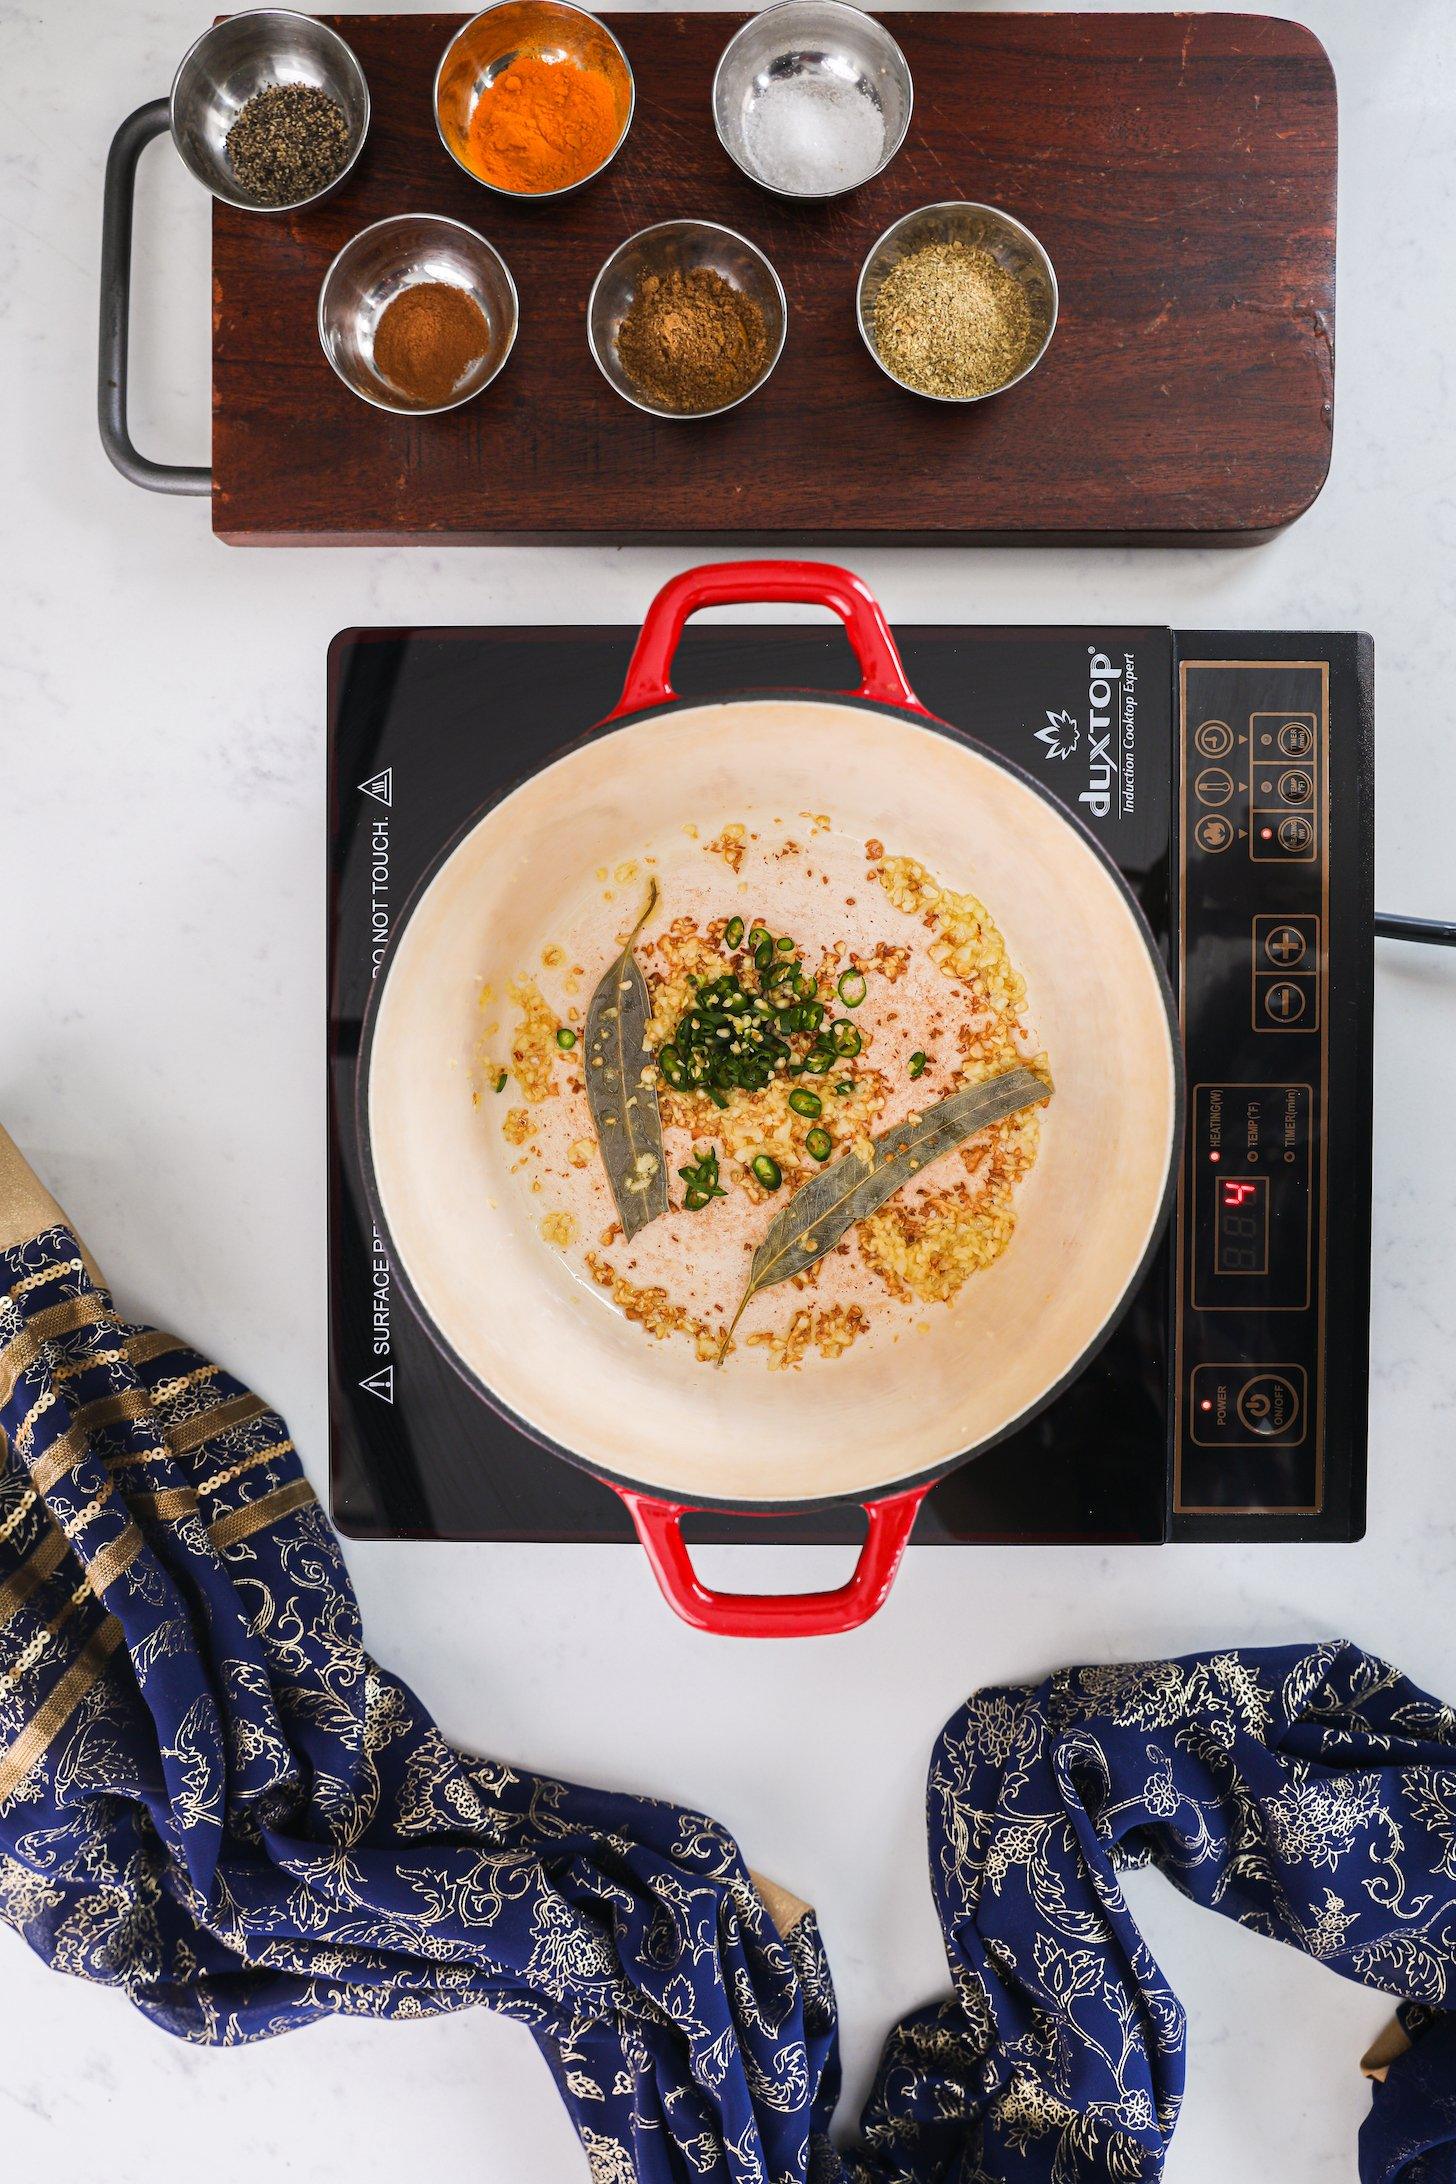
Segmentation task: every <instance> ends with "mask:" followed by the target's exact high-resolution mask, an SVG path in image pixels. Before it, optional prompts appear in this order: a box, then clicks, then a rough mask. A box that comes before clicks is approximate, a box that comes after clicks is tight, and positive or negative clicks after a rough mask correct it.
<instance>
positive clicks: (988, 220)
mask: <svg viewBox="0 0 1456 2184" xmlns="http://www.w3.org/2000/svg"><path fill="white" fill-rule="evenodd" d="M858 315H859V330H860V333H861V335H862V336H863V337H864V343H865V347H866V348H867V349H868V350H869V352H870V355H871V356H872V357H873V358H874V360H875V362H876V363H877V364H878V365H879V367H880V369H881V371H883V372H884V373H885V374H886V375H887V376H888V377H889V378H890V379H893V380H894V382H895V384H896V386H898V387H903V388H905V389H906V391H907V392H908V393H910V394H919V395H923V396H924V397H925V398H926V399H927V400H928V401H932V402H984V401H985V400H986V398H987V397H988V396H989V395H993V394H1004V393H1005V392H1006V390H1007V388H1008V387H1014V386H1015V385H1016V384H1017V383H1018V381H1020V380H1023V379H1025V378H1026V377H1027V375H1028V373H1030V372H1033V371H1035V369H1036V367H1037V365H1038V364H1039V363H1040V362H1041V360H1042V358H1043V357H1044V356H1045V355H1046V352H1047V349H1048V347H1049V346H1050V344H1051V338H1052V335H1053V333H1054V332H1055V330H1056V323H1057V276H1056V273H1055V271H1054V270H1053V267H1052V261H1051V259H1050V258H1049V257H1048V256H1047V254H1046V251H1045V250H1044V249H1043V248H1042V246H1041V244H1040V243H1039V242H1038V241H1037V239H1036V237H1035V236H1034V235H1033V234H1032V232H1031V230H1030V228H1027V227H1023V226H1022V224H1021V222H1020V221H1019V220H1013V219H1012V217H1011V215H1010V214H1009V213H1006V212H1002V211H1000V210H999V209H998V208H997V207H996V206H994V205H975V204H967V203H961V202H959V201H953V202H949V203H945V204H939V205H922V206H921V207H920V208H919V210H918V211H916V212H907V213H906V214H905V215H904V216H903V218H901V219H899V220H897V221H895V223H894V225H893V226H892V227H888V228H886V230H885V232H884V234H883V235H882V236H881V237H880V239H879V241H878V242H877V243H876V244H875V246H874V248H873V249H872V250H871V251H870V254H869V256H868V257H867V258H866V259H865V262H864V265H863V267H862V269H861V271H860V277H859V298H858Z"/></svg>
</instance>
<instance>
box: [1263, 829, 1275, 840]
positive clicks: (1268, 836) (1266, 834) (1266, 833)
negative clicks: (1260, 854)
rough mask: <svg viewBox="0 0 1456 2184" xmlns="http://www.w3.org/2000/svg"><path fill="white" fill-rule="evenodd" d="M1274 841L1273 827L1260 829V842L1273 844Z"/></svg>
mask: <svg viewBox="0 0 1456 2184" xmlns="http://www.w3.org/2000/svg"><path fill="white" fill-rule="evenodd" d="M1273 839H1274V829H1273V828H1272V827H1260V829H1259V840H1260V841H1261V842H1272V841H1273Z"/></svg>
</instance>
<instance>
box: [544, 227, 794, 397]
mask: <svg viewBox="0 0 1456 2184" xmlns="http://www.w3.org/2000/svg"><path fill="white" fill-rule="evenodd" d="M586 321H587V341H588V343H589V345H590V348H591V353H592V355H593V357H594V358H595V359H596V362H597V365H598V368H599V369H600V371H601V373H602V376H603V378H605V379H606V380H607V382H608V384H609V385H610V386H612V387H615V389H616V391H617V393H618V394H620V395H621V397H622V399H623V401H625V402H630V403H631V404H632V406H633V408H634V409H639V410H646V411H647V413H648V414H649V416H652V417H665V418H689V417H693V418H704V417H721V416H722V415H723V413H724V411H725V410H731V409H736V408H737V407H738V404H739V403H740V402H745V401H747V399H748V397H749V396H750V395H751V394H755V393H757V391H758V389H759V388H760V387H761V386H762V385H763V383H764V381H765V380H766V379H767V378H768V376H769V374H770V373H771V372H772V370H773V368H774V366H775V365H776V364H777V362H778V360H779V357H780V356H781V355H782V353H783V346H784V337H785V335H786V333H787V331H788V323H789V307H788V303H787V300H786V298H785V296H784V291H783V284H782V283H781V281H780V280H779V277H778V275H777V273H776V272H775V271H774V269H773V267H772V265H771V264H770V263H769V261H768V259H767V258H766V257H765V256H764V254H763V252H762V251H761V250H760V249H759V248H758V246H757V244H756V243H751V242H749V240H748V238H747V237H746V236H744V235H738V234H736V233H735V232H734V230H733V229H732V228H726V227H719V226H717V225H716V224H715V223H714V222H713V221H711V220H664V221H661V222H659V224H658V225H657V226H656V227H649V228H642V229H641V230H640V231H639V232H638V233H637V234H636V235H630V236H628V238H627V240H626V242H625V243H621V244H619V245H618V247H617V248H616V249H615V250H614V251H613V252H612V255H611V257H610V258H608V260H607V262H606V264H605V265H604V266H603V267H602V269H601V272H600V273H599V274H598V275H597V277H596V281H595V283H594V284H593V287H592V292H591V296H590V298H589V300H588V302H587V313H586Z"/></svg>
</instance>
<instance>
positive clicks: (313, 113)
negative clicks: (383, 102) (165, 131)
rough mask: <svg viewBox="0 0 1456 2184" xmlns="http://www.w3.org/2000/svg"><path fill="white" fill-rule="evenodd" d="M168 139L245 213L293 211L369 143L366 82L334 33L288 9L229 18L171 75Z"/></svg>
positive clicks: (335, 180)
mask: <svg viewBox="0 0 1456 2184" xmlns="http://www.w3.org/2000/svg"><path fill="white" fill-rule="evenodd" d="M171 119H172V141H173V143H174V144H175V145H176V147H177V150H178V152H179V153H180V154H181V157H182V161H183V164H184V165H185V166H186V167H187V168H188V170H189V171H190V173H192V174H193V175H194V176H195V177H196V179H197V180H198V181H199V182H200V183H201V184H202V185H203V187H204V189H208V190H211V192H212V194H213V196H214V197H218V198H221V200H222V202H223V203H224V204H225V205H235V206H237V207H238V209H239V210H240V211H243V212H297V211H298V210H299V208H300V207H301V206H303V205H311V204H313V203H314V202H315V201H316V200H317V199H318V198H320V197H323V196H326V195H327V193H328V192H329V191H330V190H333V189H337V188H338V185H339V184H340V183H341V182H342V181H343V179H344V177H345V175H346V174H348V172H349V170H350V169H351V168H352V167H353V165H354V163H355V161H356V160H357V159H358V157H359V154H360V152H361V151H362V150H363V148H364V139H365V137H366V135H367V134H368V131H369V86H368V84H367V83H366V82H365V80H364V71H363V69H362V68H361V67H360V66H359V63H358V60H357V59H356V58H355V55H354V53H353V51H352V49H351V48H350V47H349V46H347V45H346V44H345V43H344V41H343V39H342V38H341V37H340V36H339V34H338V32H337V31H334V30H330V28H329V26H328V24H327V23H321V22H320V21H319V20H318V19H317V17H315V16H312V15H298V14H295V13H294V11H293V10H292V9H290V8H253V9H250V10H249V11H248V12H247V13H246V14H243V15H228V16H224V17H223V19H222V20H221V21H220V22H217V23H214V24H213V26H212V28H211V29H210V30H205V31H204V32H203V33H202V36H201V37H200V38H198V39H196V40H195V41H194V43H193V44H192V45H191V46H189V47H188V49H187V51H186V52H185V53H184V54H183V56H182V59H181V62H180V63H179V65H178V69H177V73H176V75H175V76H174V77H173V79H172V100H171Z"/></svg>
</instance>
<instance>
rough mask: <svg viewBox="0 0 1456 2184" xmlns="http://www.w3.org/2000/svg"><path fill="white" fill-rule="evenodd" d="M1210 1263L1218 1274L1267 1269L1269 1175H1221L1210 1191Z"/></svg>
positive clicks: (1246, 1272) (1266, 1270) (1262, 1272)
mask: <svg viewBox="0 0 1456 2184" xmlns="http://www.w3.org/2000/svg"><path fill="white" fill-rule="evenodd" d="M1213 1259H1214V1267H1215V1269H1216V1271H1217V1272H1218V1273H1220V1274H1267V1273H1268V1271H1269V1178H1268V1177H1267V1176H1264V1175H1224V1176H1220V1177H1219V1179H1218V1188H1217V1190H1216V1192H1215V1194H1214V1250H1213Z"/></svg>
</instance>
